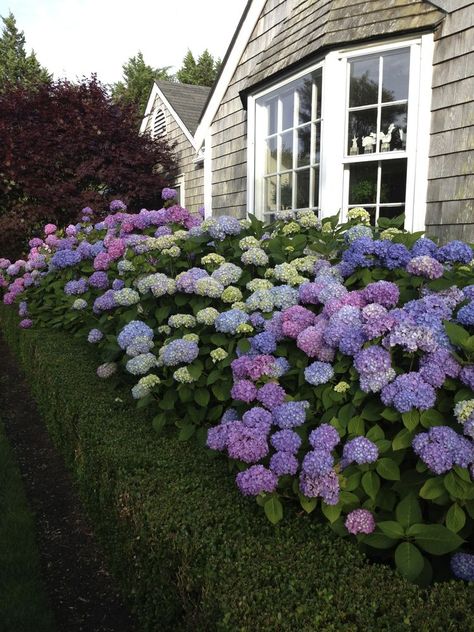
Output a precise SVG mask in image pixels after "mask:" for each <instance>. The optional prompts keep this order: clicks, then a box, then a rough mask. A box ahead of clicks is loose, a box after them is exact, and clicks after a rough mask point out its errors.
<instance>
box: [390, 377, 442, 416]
mask: <svg viewBox="0 0 474 632" xmlns="http://www.w3.org/2000/svg"><path fill="white" fill-rule="evenodd" d="M381 399H382V402H383V403H384V404H385V405H386V406H394V407H395V408H396V409H397V410H398V412H400V413H407V412H409V411H410V410H412V409H414V408H415V409H418V410H428V408H433V406H434V404H435V401H436V393H435V390H434V388H433V387H432V386H431V384H428V382H425V380H424V379H423V378H422V376H421V375H420V374H419V373H416V372H411V373H405V374H403V375H399V376H398V377H396V378H395V380H394V381H393V382H392V383H391V384H388V385H387V386H384V388H383V389H382V393H381Z"/></svg>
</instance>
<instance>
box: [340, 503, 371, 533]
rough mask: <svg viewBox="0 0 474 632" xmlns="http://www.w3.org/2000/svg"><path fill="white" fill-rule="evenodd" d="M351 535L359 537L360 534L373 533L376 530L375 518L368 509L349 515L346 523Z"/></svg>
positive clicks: (356, 510) (352, 512)
mask: <svg viewBox="0 0 474 632" xmlns="http://www.w3.org/2000/svg"><path fill="white" fill-rule="evenodd" d="M344 525H345V527H346V529H347V530H348V531H349V533H352V534H353V535H357V534H358V533H365V534H368V533H372V532H373V531H374V530H375V520H374V516H373V515H372V513H371V512H370V511H369V510H368V509H354V511H351V512H350V513H349V514H347V518H346V521H345V523H344Z"/></svg>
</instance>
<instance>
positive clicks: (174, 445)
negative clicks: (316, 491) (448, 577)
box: [1, 308, 474, 632]
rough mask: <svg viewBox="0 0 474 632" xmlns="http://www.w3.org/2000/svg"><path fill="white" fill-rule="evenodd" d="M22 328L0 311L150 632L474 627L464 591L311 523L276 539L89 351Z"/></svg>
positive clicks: (291, 523) (284, 525) (215, 469)
mask: <svg viewBox="0 0 474 632" xmlns="http://www.w3.org/2000/svg"><path fill="white" fill-rule="evenodd" d="M17 325H18V318H17V316H16V315H15V314H14V313H13V312H12V311H9V310H7V309H4V308H2V310H1V326H2V329H3V333H4V336H5V338H6V339H7V341H8V343H9V345H10V346H11V348H12V349H13V350H14V351H15V353H16V354H17V355H18V357H19V359H20V360H21V363H22V365H23V367H24V370H25V372H26V375H27V378H28V380H29V383H30V385H31V388H32V390H33V393H34V395H35V397H36V399H37V401H38V405H39V408H40V411H41V413H42V415H43V417H44V419H45V421H46V423H47V425H48V428H49V431H50V433H51V435H52V437H53V439H54V441H55V443H56V445H57V446H58V447H59V449H60V450H61V452H62V454H63V456H64V457H65V459H66V461H67V463H68V465H69V466H70V468H71V469H72V471H73V472H74V475H75V477H76V479H77V481H78V485H79V488H80V490H81V493H82V496H83V500H84V502H85V505H86V507H87V509H88V511H89V512H90V515H91V517H92V520H93V522H94V526H95V529H96V532H97V534H98V536H99V538H100V539H101V541H102V543H103V545H104V547H105V548H106V549H107V551H108V555H109V557H110V560H111V565H112V568H113V570H114V572H115V574H116V576H117V577H118V579H119V581H120V583H121V585H122V589H123V593H124V595H125V596H126V597H128V598H129V599H130V600H131V602H132V604H133V606H134V608H135V610H136V612H137V615H138V617H139V619H140V621H141V625H142V628H143V629H144V630H157V629H160V630H177V629H179V630H229V631H234V630H235V631H238V630H239V631H242V632H244V631H246V630H272V631H280V630H282V631H283V630H288V631H290V630H291V631H292V630H314V629H323V630H328V631H330V630H340V629H344V630H345V631H348V632H350V631H352V630H353V631H357V630H371V629H377V630H389V629H390V630H395V631H396V630H410V629H418V630H430V631H433V630H469V629H473V628H474V613H473V608H472V606H473V592H472V589H471V588H469V587H468V586H466V585H464V584H462V583H461V582H454V581H452V582H447V583H444V584H435V585H434V586H433V587H432V588H431V589H429V590H425V589H421V588H418V587H417V586H415V585H412V584H409V583H408V582H406V581H405V580H403V579H402V578H400V577H399V576H397V575H396V574H395V573H393V572H392V571H391V570H390V569H389V568H387V567H384V566H381V565H374V564H371V563H369V562H368V561H367V560H366V559H365V558H364V556H363V555H362V554H361V553H360V552H359V551H358V549H357V547H356V546H355V545H353V544H352V543H350V542H348V541H345V540H343V539H340V538H338V537H337V536H336V535H334V534H333V533H332V532H331V531H330V530H329V528H328V527H327V526H325V525H322V524H319V523H318V522H317V521H316V520H315V519H314V518H313V517H311V516H306V515H291V516H289V517H285V519H284V520H283V521H282V522H281V523H279V524H278V525H277V526H276V527H274V526H272V525H271V524H269V523H268V521H267V520H266V518H265V517H264V515H263V514H262V513H261V512H260V511H259V508H258V507H257V506H256V505H255V504H254V503H252V502H249V501H248V500H245V499H244V498H242V497H241V496H239V494H238V492H237V491H236V489H235V486H234V481H233V477H232V476H231V475H230V474H229V475H227V474H226V463H225V461H224V460H223V459H220V458H211V457H210V456H209V453H207V452H205V451H203V450H202V449H198V448H197V447H196V446H194V445H193V444H192V443H183V442H180V441H179V440H178V439H177V438H176V437H175V435H174V434H172V433H171V431H170V433H169V434H168V433H167V432H165V433H164V434H163V435H161V436H157V435H155V434H154V433H153V431H152V430H151V426H150V424H149V423H147V422H148V421H149V419H148V414H147V412H146V410H145V411H143V410H138V411H137V410H136V408H135V407H134V406H133V404H132V402H131V400H130V396H129V392H128V390H127V389H125V388H122V387H118V386H117V388H116V389H115V390H114V389H112V388H111V384H110V381H109V382H108V383H105V384H104V383H99V382H98V381H97V378H96V375H95V365H96V360H95V358H94V354H93V351H92V350H90V349H85V348H84V346H83V345H82V344H80V343H77V342H76V341H75V340H74V339H72V338H71V337H70V336H68V335H67V334H63V333H61V334H59V333H50V332H46V331H45V330H42V331H33V330H30V331H21V330H19V329H18V326H17Z"/></svg>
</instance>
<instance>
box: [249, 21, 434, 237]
mask: <svg viewBox="0 0 474 632" xmlns="http://www.w3.org/2000/svg"><path fill="white" fill-rule="evenodd" d="M433 47H434V42H433V34H432V33H428V34H423V35H418V36H416V37H413V36H411V37H409V36H407V37H404V38H397V39H392V40H387V41H385V42H380V41H379V42H374V43H372V44H370V45H364V46H352V47H346V48H343V49H342V48H341V49H338V50H334V51H330V52H329V53H327V54H326V55H325V56H324V57H323V58H322V59H319V60H317V61H316V62H314V63H313V64H311V65H307V66H305V67H304V68H301V69H300V70H299V71H298V72H296V73H294V74H291V75H288V76H286V77H285V78H284V79H281V80H280V81H279V82H275V83H273V84H271V85H269V86H267V87H266V88H265V89H263V90H261V91H258V92H256V93H255V94H252V95H250V96H249V97H248V131H247V135H248V169H247V209H248V212H251V213H255V214H256V215H257V217H259V218H262V217H263V186H262V185H263V177H262V171H263V159H262V158H263V156H262V155H260V156H259V155H258V153H259V150H260V148H261V145H262V144H263V142H262V139H263V135H261V136H260V137H259V139H258V138H257V136H256V133H257V129H258V124H259V122H260V121H259V114H258V108H257V106H258V103H257V102H258V100H260V99H262V97H265V96H268V95H269V94H271V93H272V92H276V91H277V90H281V89H282V88H284V87H285V86H287V85H289V84H291V83H292V82H294V81H296V80H297V79H300V78H301V77H303V76H305V75H307V74H310V73H312V72H314V71H316V70H318V69H319V68H321V70H322V97H321V123H320V125H321V128H320V129H321V132H320V134H321V137H320V143H321V146H320V167H319V208H320V217H321V218H324V217H327V216H330V215H334V214H335V213H337V212H338V211H339V212H340V213H341V219H342V220H344V219H345V217H346V214H347V209H348V201H349V177H348V174H349V168H348V167H349V165H350V164H353V163H363V162H378V161H379V160H383V161H385V160H393V159H405V158H406V160H407V183H406V195H405V216H406V219H405V228H406V229H407V230H411V231H415V230H423V229H424V225H425V214H426V192H427V185H428V154H429V133H430V113H431V77H432V59H433ZM403 48H409V49H410V67H409V88H408V110H407V139H406V148H405V149H404V150H399V151H393V152H380V151H379V152H378V153H375V152H374V153H372V154H367V155H358V156H349V155H346V153H347V152H346V145H347V133H348V130H347V126H348V118H349V117H348V108H349V60H351V59H354V58H357V57H364V56H367V55H371V54H374V55H377V54H382V53H384V52H389V51H395V50H397V49H403ZM341 121H343V122H344V124H341ZM259 143H260V144H259Z"/></svg>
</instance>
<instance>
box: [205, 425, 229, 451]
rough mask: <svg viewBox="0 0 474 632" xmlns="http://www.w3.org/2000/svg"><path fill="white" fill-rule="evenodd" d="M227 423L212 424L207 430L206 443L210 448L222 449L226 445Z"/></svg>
mask: <svg viewBox="0 0 474 632" xmlns="http://www.w3.org/2000/svg"><path fill="white" fill-rule="evenodd" d="M229 426H230V424H229V423H221V424H219V425H218V426H213V427H212V428H209V430H208V431H207V441H206V445H207V447H208V448H210V449H211V450H218V451H222V450H225V448H226V447H227V435H228V430H229Z"/></svg>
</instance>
